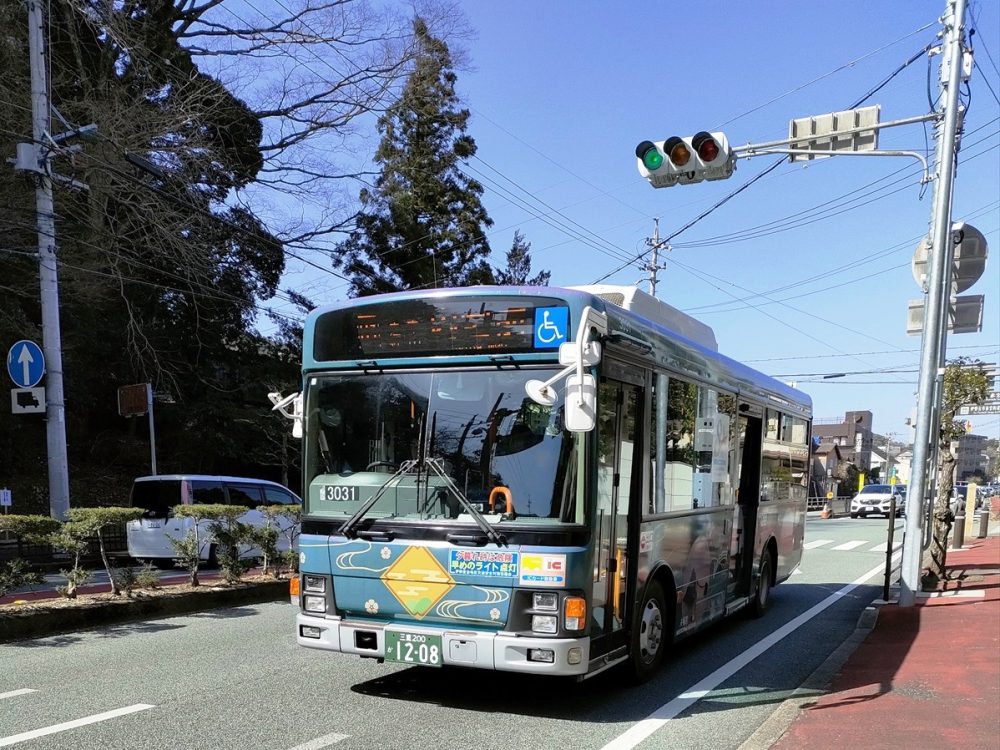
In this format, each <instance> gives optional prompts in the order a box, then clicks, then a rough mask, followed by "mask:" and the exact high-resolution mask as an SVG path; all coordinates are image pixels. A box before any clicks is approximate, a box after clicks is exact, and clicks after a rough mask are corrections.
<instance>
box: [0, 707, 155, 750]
mask: <svg viewBox="0 0 1000 750" xmlns="http://www.w3.org/2000/svg"><path fill="white" fill-rule="evenodd" d="M147 708H155V706H150V705H149V704H148V703H136V704H135V705H132V706H125V708H116V709H115V710H114V711H105V712H104V713H103V714H94V715H93V716H84V717H83V718H82V719H73V721H64V722H63V723H62V724H53V725H52V726H50V727H42V728H41V729H32V730H31V731H30V732H21V734H12V735H11V736H10V737H0V747H9V746H10V745H16V744H17V743H18V742H25V741H27V740H33V739H37V738H38V737H45V736H47V735H50V734H56V733H57V732H65V731H66V730H67V729H76V728H77V727H84V726H86V725H87V724H96V723H97V722H99V721H107V720H108V719H114V718H115V717H117V716H125V715H126V714H134V713H135V712H136V711H145V710H146V709H147Z"/></svg>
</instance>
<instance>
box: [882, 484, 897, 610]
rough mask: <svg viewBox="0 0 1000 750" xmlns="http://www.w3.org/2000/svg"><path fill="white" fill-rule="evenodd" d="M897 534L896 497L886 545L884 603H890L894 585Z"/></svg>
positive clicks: (892, 505) (890, 515)
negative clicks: (894, 543) (890, 590)
mask: <svg viewBox="0 0 1000 750" xmlns="http://www.w3.org/2000/svg"><path fill="white" fill-rule="evenodd" d="M895 534H896V496H895V495H893V496H892V500H891V501H890V502H889V531H888V533H887V536H888V537H889V538H888V539H887V540H886V543H885V580H884V581H883V582H882V601H884V602H887V601H889V588H890V584H891V583H892V580H891V579H892V545H893V537H894V536H895Z"/></svg>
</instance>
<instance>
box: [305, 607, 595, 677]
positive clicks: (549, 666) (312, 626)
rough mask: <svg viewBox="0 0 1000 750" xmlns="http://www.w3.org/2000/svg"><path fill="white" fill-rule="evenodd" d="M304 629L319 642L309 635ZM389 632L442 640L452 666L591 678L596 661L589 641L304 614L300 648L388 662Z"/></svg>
mask: <svg viewBox="0 0 1000 750" xmlns="http://www.w3.org/2000/svg"><path fill="white" fill-rule="evenodd" d="M303 628H306V629H307V630H306V631H305V632H310V633H311V634H312V636H313V637H307V636H304V635H303ZM387 630H395V631H399V632H406V633H424V634H428V635H438V636H441V642H442V647H443V653H442V660H443V662H444V663H445V664H448V665H452V666H459V667H478V668H480V669H497V670H503V671H508V672H528V673H531V674H549V675H562V676H572V675H583V674H586V673H587V669H588V664H589V661H590V639H589V638H534V637H528V636H518V635H510V634H504V633H483V632H480V631H475V630H446V629H444V628H434V627H425V626H420V625H415V626H410V625H406V626H405V627H398V626H395V625H386V624H381V623H369V622H353V621H349V620H344V619H342V618H340V617H311V616H309V615H305V614H302V613H301V612H300V613H299V614H298V615H296V617H295V640H296V642H297V643H298V644H299V645H300V646H305V647H306V648H318V649H322V650H324V651H340V652H341V653H345V654H356V655H357V656H365V657H369V658H375V659H382V658H384V657H385V633H386V631H387ZM543 650H548V651H551V652H552V661H551V662H547V661H534V660H531V659H529V652H532V654H535V655H537V652H538V651H543Z"/></svg>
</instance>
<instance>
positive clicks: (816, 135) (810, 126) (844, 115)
mask: <svg viewBox="0 0 1000 750" xmlns="http://www.w3.org/2000/svg"><path fill="white" fill-rule="evenodd" d="M880 112H881V105H878V104H876V105H875V106H872V107H862V108H860V109H849V110H846V111H843V112H830V113H829V114H825V115H813V116H812V117H800V118H799V119H797V120H792V121H791V122H790V123H788V137H789V138H801V139H802V140H799V141H796V142H794V143H792V144H790V147H791V148H795V149H803V150H804V151H805V150H815V151H874V150H876V149H877V148H878V129H877V128H875V127H874V126H875V125H878V123H879V113H880ZM868 126H872V129H871V130H861V131H860V132H858V129H859V128H865V127H868ZM852 131H853V132H852ZM827 156H828V154H808V153H802V154H795V155H794V156H792V161H808V160H810V159H825V158H827Z"/></svg>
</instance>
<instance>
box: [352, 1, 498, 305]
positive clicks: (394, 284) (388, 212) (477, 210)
mask: <svg viewBox="0 0 1000 750" xmlns="http://www.w3.org/2000/svg"><path fill="white" fill-rule="evenodd" d="M413 31H414V38H415V41H416V44H417V58H416V63H415V65H414V68H413V71H412V72H411V73H410V75H409V77H408V78H407V82H406V85H405V86H404V88H403V92H402V95H401V96H400V98H399V100H397V101H396V102H395V103H394V104H393V105H392V106H391V107H390V108H389V109H388V110H387V111H386V113H385V114H384V115H383V116H382V117H381V118H379V122H378V129H379V132H380V133H381V135H382V141H381V143H380V145H379V148H378V151H377V152H376V154H375V161H376V162H378V164H380V165H381V167H382V173H381V174H380V175H379V177H378V179H377V180H376V181H375V185H374V187H373V188H372V189H370V190H369V189H364V190H362V191H361V193H360V200H361V212H360V214H359V215H358V218H357V225H356V228H355V230H354V231H353V232H352V233H351V235H350V236H349V237H348V239H347V240H345V241H344V242H343V243H341V244H340V245H339V246H338V248H337V249H338V254H339V258H338V260H337V261H336V262H337V263H338V265H340V266H341V267H342V268H343V269H344V270H345V271H346V272H347V274H348V275H349V276H350V278H351V282H352V289H351V291H352V294H353V295H354V296H364V295H368V294H375V293H379V292H389V291H396V290H401V289H420V288H429V287H447V286H467V285H470V284H489V283H492V282H493V271H492V268H491V267H490V266H489V264H488V263H487V260H486V259H487V257H488V256H489V253H490V246H489V242H488V241H487V239H486V235H485V232H484V230H485V229H486V228H488V227H490V226H492V224H493V222H492V220H491V219H490V218H489V216H488V215H487V213H486V209H485V208H484V207H483V204H482V202H481V201H480V196H481V195H482V193H483V186H482V185H481V184H479V182H477V181H476V180H474V179H472V178H470V177H469V176H468V175H466V174H465V173H464V172H462V170H461V168H460V165H461V163H462V162H464V161H466V160H467V159H470V158H471V157H472V156H474V155H475V153H476V143H475V141H474V140H473V139H472V137H471V136H470V135H467V134H466V132H465V131H466V124H467V121H468V119H469V111H468V110H467V109H462V108H460V107H459V99H458V96H457V94H456V93H455V81H456V75H455V72H454V70H453V69H452V61H451V54H450V53H449V51H448V45H447V44H445V42H444V41H442V40H440V39H437V38H436V37H434V36H433V35H432V34H431V33H430V31H429V30H428V28H427V25H426V24H425V22H424V21H423V20H422V19H420V18H417V19H416V20H415V21H414V24H413Z"/></svg>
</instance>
